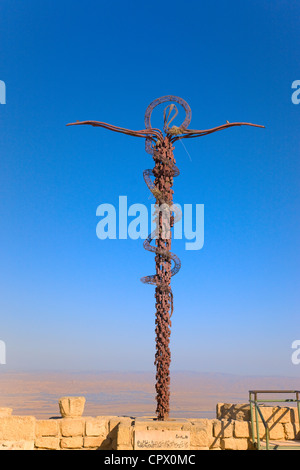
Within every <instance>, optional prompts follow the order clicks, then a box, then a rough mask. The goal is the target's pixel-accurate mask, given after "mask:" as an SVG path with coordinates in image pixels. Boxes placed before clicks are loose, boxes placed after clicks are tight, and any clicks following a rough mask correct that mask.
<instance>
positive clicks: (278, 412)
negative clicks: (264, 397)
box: [273, 406, 295, 424]
mask: <svg viewBox="0 0 300 470" xmlns="http://www.w3.org/2000/svg"><path fill="white" fill-rule="evenodd" d="M294 411H295V410H292V409H291V408H288V407H285V408H284V407H281V406H276V407H274V408H273V421H274V422H275V423H282V424H285V423H292V422H293V417H294Z"/></svg>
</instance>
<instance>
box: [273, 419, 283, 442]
mask: <svg viewBox="0 0 300 470" xmlns="http://www.w3.org/2000/svg"><path fill="white" fill-rule="evenodd" d="M269 429H270V439H274V440H281V439H284V438H285V434H284V427H283V424H281V423H278V424H276V425H274V424H273V425H271V426H269Z"/></svg>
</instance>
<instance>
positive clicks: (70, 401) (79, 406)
mask: <svg viewBox="0 0 300 470" xmlns="http://www.w3.org/2000/svg"><path fill="white" fill-rule="evenodd" d="M58 403H59V409H60V412H61V415H62V417H63V418H79V417H80V416H82V414H83V411H84V405H85V397H62V398H60V399H59V402H58Z"/></svg>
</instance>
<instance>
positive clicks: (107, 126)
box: [67, 121, 163, 140]
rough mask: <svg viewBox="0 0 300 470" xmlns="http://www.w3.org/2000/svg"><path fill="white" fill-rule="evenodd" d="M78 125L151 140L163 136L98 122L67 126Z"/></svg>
mask: <svg viewBox="0 0 300 470" xmlns="http://www.w3.org/2000/svg"><path fill="white" fill-rule="evenodd" d="M79 125H90V126H93V127H103V128H104V129H108V130H110V131H114V132H120V133H122V134H127V135H132V136H134V137H143V138H146V139H152V140H154V138H155V137H156V138H157V139H161V140H162V139H163V134H162V132H161V131H160V130H159V129H155V128H152V127H151V128H149V129H142V130H139V131H135V130H132V129H126V128H124V127H119V126H114V125H112V124H107V123H106V122H100V121H76V122H71V123H69V124H67V126H79Z"/></svg>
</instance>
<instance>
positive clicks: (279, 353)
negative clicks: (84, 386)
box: [0, 0, 300, 376]
mask: <svg viewBox="0 0 300 470" xmlns="http://www.w3.org/2000/svg"><path fill="white" fill-rule="evenodd" d="M299 15H300V6H299V2H297V1H289V2H286V1H272V2H270V1H266V0H265V1H256V0H251V1H250V0H245V1H243V2H240V1H234V0H229V1H226V2H224V1H220V0H219V1H218V0H216V1H209V2H208V1H202V2H199V1H193V0H188V1H187V2H185V3H183V2H179V1H177V0H172V2H171V1H163V2H158V1H156V0H154V1H152V2H150V3H149V2H138V1H127V2H121V1H114V2H103V1H96V0H90V1H89V2H83V1H78V0H72V1H71V0H61V1H60V2H53V1H50V0H43V1H40V0H26V2H21V1H17V0H2V1H1V4H0V17H1V29H0V47H1V62H0V80H3V81H4V82H5V84H6V104H5V105H0V124H1V139H0V152H1V159H0V166H1V168H0V175H1V176H0V178H1V220H2V223H1V231H0V252H1V266H2V269H1V272H0V275H1V279H0V285H1V296H0V309H1V310H0V311H1V324H0V339H1V340H2V341H5V343H6V347H7V365H6V366H0V367H1V368H3V369H2V370H4V369H6V370H8V369H32V370H33V369H77V370H92V369H98V370H153V367H154V366H153V359H154V353H155V343H154V337H155V336H154V313H155V309H154V288H153V287H151V286H145V285H143V284H142V283H141V282H140V280H139V279H140V278H141V277H142V276H145V275H147V274H152V273H153V272H154V271H153V269H154V257H153V256H152V255H151V254H150V253H148V252H146V251H145V250H144V249H143V246H142V240H137V241H134V240H105V241H101V240H99V239H98V238H97V236H96V225H97V222H98V218H97V217H96V209H97V207H98V205H99V204H101V203H111V204H115V205H117V203H118V198H119V196H120V195H126V196H127V197H128V203H129V204H133V203H145V204H149V207H150V204H151V200H150V199H149V191H148V189H147V187H146V185H145V183H144V181H143V176H142V173H143V170H144V169H145V168H151V167H152V160H151V156H150V155H148V154H147V153H145V151H144V142H143V139H137V138H134V137H129V136H125V135H121V134H115V133H113V132H109V131H107V130H104V129H96V128H92V127H89V126H83V127H66V124H67V123H68V122H74V121H76V120H87V119H91V120H92V119H94V120H99V121H105V122H108V123H111V124H115V125H120V126H123V127H128V128H132V129H142V128H143V127H144V121H143V119H144V112H145V109H146V107H147V106H148V104H149V103H150V102H151V101H152V100H154V99H155V98H157V97H159V96H163V95H167V94H173V95H177V96H181V97H182V98H184V99H185V100H187V101H188V103H189V104H190V106H191V108H192V122H191V126H190V127H191V128H194V129H195V128H196V129H201V128H202V129H203V128H208V127H214V126H217V125H220V124H223V123H225V122H226V120H229V121H230V122H234V121H247V122H254V123H257V124H263V125H265V126H266V129H255V128H251V127H249V128H246V127H243V128H233V129H228V130H226V131H222V132H218V133H215V134H212V135H210V136H206V137H202V138H199V139H190V140H185V142H184V143H185V146H186V148H187V151H188V153H189V154H190V156H191V160H190V158H189V157H188V155H187V153H186V152H185V150H184V148H183V146H182V145H181V144H180V142H178V143H177V144H176V148H175V157H176V161H177V164H178V167H179V169H180V171H181V174H180V176H179V177H178V178H176V180H175V182H174V190H175V200H176V202H178V203H181V204H184V203H190V204H204V206H205V244H204V247H203V249H202V250H200V251H186V250H185V249H184V242H183V241H181V240H176V241H175V242H174V244H173V251H174V252H175V253H177V254H178V256H179V257H180V258H181V261H182V269H181V271H180V272H179V274H178V275H177V276H176V277H174V278H173V292H174V307H175V309H174V315H173V319H172V320H173V326H172V337H171V348H172V368H173V369H176V370H196V371H197V370H198V371H204V372H224V373H236V374H243V375H249V374H250V375H290V376H297V375H299V371H300V365H299V366H298V367H297V366H295V365H292V363H291V354H292V350H291V344H292V342H293V341H294V340H296V339H300V330H299V320H298V317H299V300H300V299H299V229H300V226H299V202H300V200H299V196H300V192H299V169H300V168H299V122H300V105H295V104H293V103H292V101H291V95H292V91H293V90H292V89H291V85H292V82H293V81H294V80H299V79H300V66H299V50H300V47H299V46H300V39H299ZM156 120H157V122H158V123H159V112H158V111H157V114H156ZM160 125H161V124H160ZM152 202H153V201H152Z"/></svg>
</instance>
